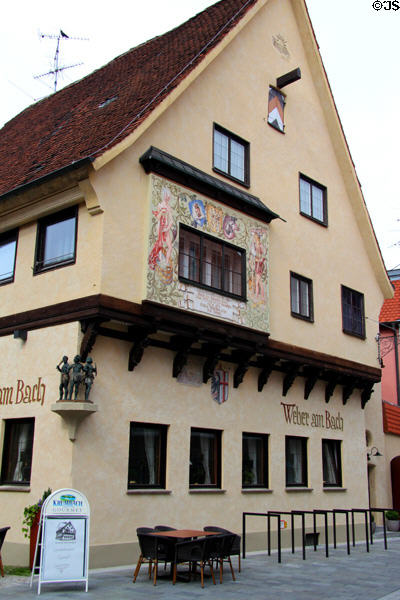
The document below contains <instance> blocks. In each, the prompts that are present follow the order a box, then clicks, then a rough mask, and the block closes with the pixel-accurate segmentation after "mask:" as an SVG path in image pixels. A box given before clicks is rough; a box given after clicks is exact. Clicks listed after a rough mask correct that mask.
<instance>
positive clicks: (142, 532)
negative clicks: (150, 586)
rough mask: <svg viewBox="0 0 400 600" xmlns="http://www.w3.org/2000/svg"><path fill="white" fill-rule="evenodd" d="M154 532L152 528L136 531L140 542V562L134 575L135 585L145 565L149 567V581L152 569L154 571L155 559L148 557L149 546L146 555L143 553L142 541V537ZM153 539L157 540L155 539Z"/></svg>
mask: <svg viewBox="0 0 400 600" xmlns="http://www.w3.org/2000/svg"><path fill="white" fill-rule="evenodd" d="M152 531H154V529H153V528H152V527H138V528H137V529H136V533H137V536H138V540H139V547H140V556H139V560H138V562H137V565H136V569H135V572H134V574H133V583H135V581H136V577H137V576H138V574H139V571H140V567H141V566H142V564H143V563H148V565H149V579H150V578H151V569H152V566H153V559H152V558H150V557H149V556H146V551H147V544H146V550H145V553H143V547H142V543H141V539H142V536H144V535H146V534H149V533H151V532H152ZM152 537H153V536H152ZM153 539H154V540H155V539H157V538H153Z"/></svg>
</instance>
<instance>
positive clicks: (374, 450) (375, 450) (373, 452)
mask: <svg viewBox="0 0 400 600" xmlns="http://www.w3.org/2000/svg"><path fill="white" fill-rule="evenodd" d="M372 456H383V454H381V453H380V452H379V450H378V448H377V447H376V446H372V448H371V450H370V451H369V452H367V460H371V458H372Z"/></svg>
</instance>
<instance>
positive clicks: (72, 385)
mask: <svg viewBox="0 0 400 600" xmlns="http://www.w3.org/2000/svg"><path fill="white" fill-rule="evenodd" d="M69 370H70V371H71V370H72V374H71V375H70V382H69V397H68V400H71V399H72V392H73V391H74V390H75V398H74V400H76V399H77V398H78V390H79V386H80V384H81V381H82V371H83V364H82V363H81V357H80V356H79V354H77V355H76V356H75V358H74V363H73V364H72V365H70V367H69Z"/></svg>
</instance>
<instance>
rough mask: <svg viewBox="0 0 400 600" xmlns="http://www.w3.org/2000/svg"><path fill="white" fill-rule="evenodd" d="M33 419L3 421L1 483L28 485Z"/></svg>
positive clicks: (30, 466)
mask: <svg viewBox="0 0 400 600" xmlns="http://www.w3.org/2000/svg"><path fill="white" fill-rule="evenodd" d="M34 428H35V419H7V420H6V421H5V430H4V445H3V459H2V465H1V483H2V484H12V485H29V484H30V480H31V468H32V451H33V433H34Z"/></svg>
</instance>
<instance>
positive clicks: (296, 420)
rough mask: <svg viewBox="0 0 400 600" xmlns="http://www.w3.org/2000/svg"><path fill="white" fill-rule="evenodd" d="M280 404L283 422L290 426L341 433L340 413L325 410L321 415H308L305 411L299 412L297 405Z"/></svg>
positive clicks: (341, 419)
mask: <svg viewBox="0 0 400 600" xmlns="http://www.w3.org/2000/svg"><path fill="white" fill-rule="evenodd" d="M281 404H282V407H283V414H284V417H285V421H286V423H288V424H290V425H302V426H306V427H317V428H321V429H332V430H338V431H343V427H344V421H343V417H342V416H341V415H340V412H338V413H336V414H332V413H331V412H330V411H329V410H325V411H323V412H321V413H310V412H308V411H306V410H300V408H299V407H298V406H297V404H287V403H285V402H281Z"/></svg>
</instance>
